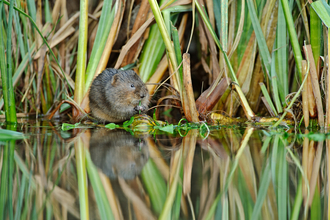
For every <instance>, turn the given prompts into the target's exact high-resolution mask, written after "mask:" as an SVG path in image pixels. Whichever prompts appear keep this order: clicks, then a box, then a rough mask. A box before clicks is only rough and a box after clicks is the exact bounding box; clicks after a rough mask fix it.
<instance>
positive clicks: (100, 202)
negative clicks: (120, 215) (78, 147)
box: [85, 150, 114, 220]
mask: <svg viewBox="0 0 330 220" xmlns="http://www.w3.org/2000/svg"><path fill="white" fill-rule="evenodd" d="M85 154H86V168H87V172H88V176H89V180H90V181H91V184H92V187H93V191H94V194H95V199H96V203H97V207H98V209H99V213H100V217H101V219H108V220H111V219H114V216H113V213H112V210H111V207H110V204H109V201H108V198H107V195H106V193H105V190H104V187H103V184H102V182H101V179H100V176H99V174H98V171H97V168H96V167H95V165H94V164H93V162H92V160H91V158H90V155H89V152H88V150H86V151H85Z"/></svg>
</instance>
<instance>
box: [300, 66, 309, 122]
mask: <svg viewBox="0 0 330 220" xmlns="http://www.w3.org/2000/svg"><path fill="white" fill-rule="evenodd" d="M301 65H302V74H303V76H304V77H305V76H306V75H307V74H308V72H307V62H306V60H303V61H301ZM307 93H308V86H307V83H306V84H304V89H303V90H302V108H303V114H304V122H305V128H307V127H308V125H309V110H308V94H307Z"/></svg>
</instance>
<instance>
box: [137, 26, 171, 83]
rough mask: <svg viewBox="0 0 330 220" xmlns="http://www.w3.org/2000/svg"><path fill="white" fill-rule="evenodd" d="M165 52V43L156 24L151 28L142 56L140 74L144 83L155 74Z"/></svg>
mask: <svg viewBox="0 0 330 220" xmlns="http://www.w3.org/2000/svg"><path fill="white" fill-rule="evenodd" d="M164 51H165V44H164V41H163V39H162V37H161V35H160V32H159V28H158V26H157V25H156V24H154V25H152V26H151V28H150V32H149V37H148V39H147V40H146V42H145V43H144V46H143V50H142V53H141V56H140V61H141V65H140V68H139V72H140V77H141V79H142V81H143V82H147V81H148V80H149V78H150V77H151V76H152V74H153V73H154V72H155V70H156V69H157V66H158V64H159V62H160V60H161V59H162V57H163V54H164Z"/></svg>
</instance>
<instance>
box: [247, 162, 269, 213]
mask: <svg viewBox="0 0 330 220" xmlns="http://www.w3.org/2000/svg"><path fill="white" fill-rule="evenodd" d="M270 180H271V172H270V165H269V163H268V162H267V165H266V167H265V169H264V171H263V174H262V176H261V181H260V186H259V190H258V195H257V200H256V203H255V205H254V208H253V212H252V217H251V219H258V218H259V215H260V212H261V207H262V204H263V203H264V200H265V198H266V195H267V191H268V187H269V183H270Z"/></svg>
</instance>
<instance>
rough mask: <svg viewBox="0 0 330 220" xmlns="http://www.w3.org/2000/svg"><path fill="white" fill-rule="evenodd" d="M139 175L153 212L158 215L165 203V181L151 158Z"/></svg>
mask: <svg viewBox="0 0 330 220" xmlns="http://www.w3.org/2000/svg"><path fill="white" fill-rule="evenodd" d="M141 177H142V181H143V184H144V186H145V188H146V190H147V192H148V195H149V196H150V202H151V206H152V208H153V210H154V212H155V213H156V214H157V215H159V214H160V213H161V210H162V209H163V206H164V203H165V199H166V191H167V190H166V184H165V181H164V179H163V177H162V175H161V174H160V172H159V170H158V169H157V167H156V165H155V163H154V162H153V160H152V159H151V158H149V160H148V162H147V163H146V164H145V165H144V167H143V169H142V171H141Z"/></svg>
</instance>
